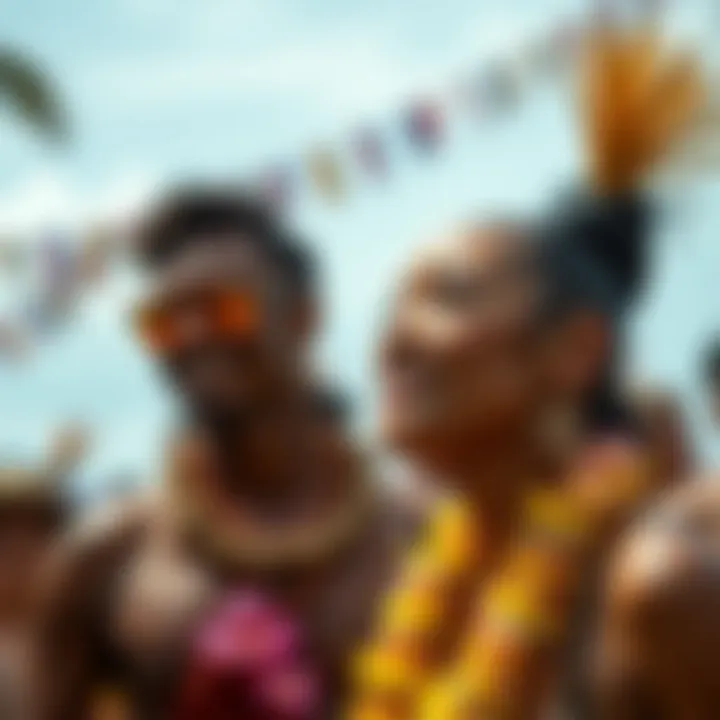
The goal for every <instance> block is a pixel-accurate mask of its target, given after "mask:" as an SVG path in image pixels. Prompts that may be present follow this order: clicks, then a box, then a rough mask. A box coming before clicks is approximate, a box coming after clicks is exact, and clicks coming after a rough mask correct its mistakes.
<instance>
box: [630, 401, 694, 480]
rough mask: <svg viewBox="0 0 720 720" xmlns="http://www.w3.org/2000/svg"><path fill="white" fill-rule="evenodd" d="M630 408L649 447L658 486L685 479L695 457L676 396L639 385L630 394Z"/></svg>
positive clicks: (689, 472) (690, 470)
mask: <svg viewBox="0 0 720 720" xmlns="http://www.w3.org/2000/svg"><path fill="white" fill-rule="evenodd" d="M633 409H634V410H635V411H636V413H637V416H638V419H639V421H640V423H641V427H642V431H643V435H644V437H645V439H646V441H647V443H648V445H649V447H650V448H651V452H652V457H653V463H654V468H655V469H654V473H655V477H656V478H657V480H658V486H659V487H660V486H662V487H670V486H672V485H675V484H676V483H678V482H680V481H681V480H684V479H686V478H687V477H688V475H689V474H691V472H692V469H693V466H694V458H693V453H692V448H691V447H690V443H689V439H688V433H687V428H686V425H685V418H684V417H683V412H682V407H681V405H680V402H679V400H678V398H676V397H674V396H673V395H672V394H671V393H669V392H666V391H662V390H659V389H658V390H655V389H652V388H648V389H640V390H638V391H637V392H635V393H634V394H633Z"/></svg>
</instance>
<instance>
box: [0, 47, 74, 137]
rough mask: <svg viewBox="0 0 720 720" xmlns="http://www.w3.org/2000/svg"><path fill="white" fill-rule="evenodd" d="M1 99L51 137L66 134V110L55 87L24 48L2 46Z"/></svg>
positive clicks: (0, 52)
mask: <svg viewBox="0 0 720 720" xmlns="http://www.w3.org/2000/svg"><path fill="white" fill-rule="evenodd" d="M0 101H4V102H5V103H6V104H8V105H9V106H10V107H12V108H13V109H14V110H15V112H17V113H18V114H19V115H20V116H21V117H22V118H23V119H24V120H26V121H27V122H28V123H29V124H30V125H31V126H32V127H34V128H35V129H36V130H39V131H40V132H42V133H43V134H45V135H46V136H47V137H49V138H50V139H52V140H62V139H64V138H65V137H66V135H67V125H66V117H65V112H64V108H63V106H62V103H61V101H60V98H59V97H58V95H57V92H56V89H55V87H54V86H53V84H52V82H51V81H50V79H49V77H48V75H47V74H46V73H45V72H44V71H43V70H42V69H41V68H40V67H39V66H38V65H37V64H36V63H35V62H34V61H33V60H31V59H30V58H28V57H27V56H25V55H24V54H23V53H22V52H19V51H15V50H12V49H8V48H0Z"/></svg>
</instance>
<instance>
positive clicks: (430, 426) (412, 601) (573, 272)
mask: <svg viewBox="0 0 720 720" xmlns="http://www.w3.org/2000/svg"><path fill="white" fill-rule="evenodd" d="M702 95H703V93H702V87H701V82H700V79H699V71H698V69H697V67H696V66H695V65H694V64H693V63H691V62H689V61H688V60H687V59H686V58H676V57H673V56H671V55H670V54H668V52H666V48H665V46H664V45H663V43H662V42H661V41H660V39H659V38H658V37H657V36H656V35H655V34H654V33H653V32H651V31H649V30H648V31H645V30H641V31H639V30H637V29H634V30H623V31H620V30H614V29H611V28H609V27H605V28H602V29H599V30H598V31H597V33H596V34H594V35H593V37H592V38H590V40H589V42H588V58H587V64H586V76H585V84H584V95H583V106H582V107H583V110H584V131H585V135H586V140H587V147H588V175H589V180H590V181H591V182H590V190H591V192H589V193H587V194H586V196H585V197H580V198H574V199H572V201H571V202H566V203H565V204H564V205H563V206H562V207H561V208H560V209H558V210H556V211H555V212H553V213H551V215H550V216H549V217H548V218H547V219H545V220H543V221H542V222H538V223H535V224H531V225H528V226H525V225H521V224H520V223H515V222H505V221H499V222H494V223H488V224H483V225H479V226H478V225H476V226H472V227H468V228H465V229H462V230H461V231H460V232H458V233H456V234H455V235H453V236H451V237H449V238H445V239H444V240H443V241H442V242H441V243H439V244H438V245H437V246H435V247H433V248H432V249H430V250H429V251H428V252H427V253H426V254H424V255H422V256H421V257H419V258H418V261H417V262H416V264H415V265H414V266H413V267H412V268H411V269H410V271H409V272H408V273H406V275H405V279H404V282H403V285H402V287H401V289H400V292H399V293H398V295H397V299H396V304H395V307H394V313H393V317H392V321H391V323H390V327H389V330H388V333H387V337H386V340H385V344H384V352H383V359H382V371H383V381H384V391H385V392H384V396H383V408H382V420H383V429H384V432H385V435H386V437H387V438H388V440H389V442H390V443H391V445H393V446H394V448H395V449H396V450H398V451H399V452H400V453H401V454H403V455H404V456H406V457H408V458H409V459H410V460H412V461H415V462H416V463H417V464H419V465H421V466H422V467H423V468H424V469H425V470H426V471H430V474H431V475H432V476H433V477H434V478H436V479H437V486H438V487H439V488H441V490H440V491H439V494H440V496H441V497H440V498H439V499H438V502H437V505H436V507H435V509H434V511H433V512H432V513H431V517H430V520H429V523H428V527H427V530H426V533H425V535H424V537H423V538H422V540H421V541H420V543H419V545H418V546H417V547H416V548H415V550H414V551H413V552H412V553H411V555H410V557H409V558H408V559H407V563H406V567H405V569H404V571H403V572H402V573H401V575H400V579H399V582H398V584H397V586H396V588H395V589H394V590H393V591H392V592H391V593H390V594H389V596H388V597H387V599H386V601H385V603H384V604H383V605H382V607H381V611H380V613H379V617H378V619H377V625H376V630H375V633H374V635H373V636H372V637H371V639H370V641H369V642H368V643H367V645H366V646H365V647H364V648H362V649H361V650H360V651H359V653H358V656H357V657H356V667H355V673H356V677H355V679H356V686H355V693H354V695H353V697H352V698H351V701H350V702H349V703H348V705H347V708H346V714H345V717H346V718H347V719H348V720H489V719H490V718H492V719H493V720H495V719H497V718H503V719H504V718H523V719H527V718H537V717H548V716H549V717H552V718H557V717H562V716H563V715H562V712H563V706H564V705H565V709H567V708H566V703H565V701H566V700H567V699H568V697H572V696H573V695H574V689H575V687H576V686H577V683H578V676H579V675H580V672H581V668H582V662H581V660H580V658H579V656H578V654H577V650H578V644H579V641H578V626H577V624H576V619H577V612H578V609H580V610H583V609H585V610H587V608H588V607H590V606H592V604H593V602H592V600H593V598H587V597H586V595H587V594H588V593H587V591H588V589H592V587H593V585H592V583H591V580H592V577H593V576H595V577H596V576H597V574H596V573H595V571H596V570H597V568H598V567H599V566H600V565H601V563H602V559H603V557H604V554H605V553H604V551H605V550H606V549H607V547H608V542H609V541H610V540H611V539H612V537H613V536H614V534H615V533H616V532H617V530H618V529H619V527H621V526H622V524H623V523H624V522H625V520H626V519H627V517H628V515H629V513H630V512H632V511H633V510H634V509H635V508H636V507H637V505H638V503H640V502H642V501H643V500H644V499H645V498H646V497H647V495H648V493H649V492H650V490H652V484H653V478H652V477H651V474H650V473H649V472H648V466H647V463H646V458H647V453H646V452H644V450H643V444H642V439H641V437H640V434H639V433H638V432H637V431H636V427H635V424H634V423H633V421H632V417H631V415H630V413H628V412H627V411H626V410H625V408H624V403H623V402H622V392H621V391H620V389H619V388H620V386H621V383H620V381H619V378H618V377H617V376H618V375H619V372H618V359H619V357H620V353H621V344H622V342H621V340H622V325H623V320H624V319H625V317H626V315H627V312H628V310H629V308H630V306H631V303H632V300H634V298H635V296H636V295H637V293H638V290H639V289H640V287H641V286H642V283H643V280H644V275H645V271H644V268H645V264H646V255H647V247H646V246H647V243H648V236H649V234H650V220H651V215H652V213H651V209H650V205H649V202H648V201H647V200H646V199H645V197H644V196H643V193H642V192H641V190H640V185H641V181H642V180H643V178H644V176H645V175H646V174H647V173H648V171H649V170H651V169H652V168H653V167H654V166H655V165H656V164H657V163H658V162H659V161H660V160H662V159H663V157H664V155H665V154H666V153H667V152H669V151H670V150H671V149H672V145H673V143H674V142H676V141H678V140H679V139H680V137H681V135H682V134H683V133H684V132H685V130H686V129H687V127H688V123H689V121H690V119H691V118H692V116H693V113H694V111H695V110H696V109H697V108H698V106H699V104H700V102H701V100H702ZM590 594H592V593H590ZM595 594H597V593H595ZM581 600H584V602H579V601H581ZM579 604H580V605H582V606H584V608H583V607H581V608H578V605H579ZM580 625H581V626H582V627H581V628H580V629H581V630H582V629H587V626H588V622H587V618H586V617H585V620H584V621H583V620H582V619H581V622H580ZM580 644H581V643H580ZM576 716H579V717H586V716H587V714H586V712H585V711H582V712H581V714H578V706H577V704H576V705H575V706H574V708H573V710H572V713H571V717H576Z"/></svg>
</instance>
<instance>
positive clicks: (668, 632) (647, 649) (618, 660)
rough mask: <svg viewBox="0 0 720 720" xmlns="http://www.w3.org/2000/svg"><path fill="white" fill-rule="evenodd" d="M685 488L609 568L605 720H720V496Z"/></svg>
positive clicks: (708, 481)
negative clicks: (719, 659) (719, 610)
mask: <svg viewBox="0 0 720 720" xmlns="http://www.w3.org/2000/svg"><path fill="white" fill-rule="evenodd" d="M716 483H717V478H699V479H695V481H694V482H692V483H684V484H683V487H681V488H678V489H677V490H676V491H675V492H673V493H672V495H670V496H669V497H667V498H665V499H664V500H663V501H662V502H660V503H659V504H658V505H657V506H656V507H653V508H651V509H650V511H649V512H648V514H647V516H646V517H645V518H644V519H643V521H642V522H640V523H638V525H637V527H636V528H634V530H633V532H632V533H631V534H630V535H629V537H628V538H627V539H626V541H625V542H624V543H623V544H622V546H621V547H620V548H619V551H618V553H617V555H616V557H615V560H614V562H613V564H612V566H611V568H610V573H609V576H608V581H607V585H606V587H607V592H606V597H605V606H604V614H603V623H602V634H601V637H600V643H599V647H598V653H597V690H598V693H597V697H598V706H599V707H600V709H601V713H600V715H599V717H602V718H608V720H609V719H612V720H649V719H650V718H652V719H653V720H655V719H656V718H657V719H664V718H668V720H691V719H692V720H705V718H708V719H709V718H715V717H717V709H718V707H719V706H720V681H719V680H718V674H717V654H718V649H720V623H718V613H717V608H718V603H720V582H719V579H718V572H717V568H718V560H719V559H720V532H719V528H720V523H719V522H718V518H720V495H718V492H717V489H716V487H715V485H716Z"/></svg>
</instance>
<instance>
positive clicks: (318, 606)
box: [40, 236, 402, 720]
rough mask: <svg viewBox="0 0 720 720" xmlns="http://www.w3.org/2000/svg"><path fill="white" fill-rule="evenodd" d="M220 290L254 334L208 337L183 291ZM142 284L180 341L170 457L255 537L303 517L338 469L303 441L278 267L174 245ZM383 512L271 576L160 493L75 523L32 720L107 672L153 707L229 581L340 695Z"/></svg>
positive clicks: (292, 316) (295, 362)
mask: <svg viewBox="0 0 720 720" xmlns="http://www.w3.org/2000/svg"><path fill="white" fill-rule="evenodd" d="M218 285H224V286H227V285H230V286H231V287H232V288H233V289H235V290H239V291H242V292H243V293H245V294H246V295H248V296H249V297H251V298H253V302H254V303H255V304H256V308H257V316H258V318H259V322H258V323H257V325H256V327H255V328H254V330H253V332H252V333H249V334H248V335H246V336H244V337H237V338H232V339H227V338H218V337H217V336H216V335H215V334H213V333H212V332H211V330H210V328H209V327H208V326H207V322H206V321H205V320H206V318H204V317H203V314H202V312H200V310H199V308H198V307H197V306H196V305H194V304H193V302H191V301H188V300H186V299H187V298H191V297H193V295H194V294H195V293H197V291H198V290H201V289H202V288H204V287H207V286H211V287H217V286H218ZM155 293H156V295H157V296H158V297H162V298H163V301H164V302H170V303H173V304H174V305H175V307H177V308H178V310H177V312H180V313H182V315H181V319H182V323H181V326H182V331H183V333H184V335H183V342H182V343H181V347H180V348H177V349H175V350H174V351H173V352H172V353H169V354H167V355H166V356H165V357H164V358H163V368H164V370H165V372H166V374H167V376H168V378H169V380H170V382H171V384H172V385H173V386H174V388H175V390H176V392H177V393H178V395H179V396H180V398H181V399H182V400H183V402H184V405H185V407H186V408H187V409H188V411H189V412H188V414H189V417H190V420H191V421H190V428H191V429H190V432H189V436H190V441H189V442H186V443H182V444H181V452H182V453H185V456H184V459H183V461H182V463H181V464H182V465H183V467H184V468H185V469H187V468H188V467H192V466H193V463H194V462H195V461H197V462H198V463H199V465H198V467H200V468H201V471H202V472H205V471H207V472H208V473H210V472H211V473H212V476H213V479H214V480H217V481H218V483H219V485H220V486H221V489H222V491H223V493H224V496H225V504H226V505H227V506H228V507H232V506H235V508H236V509H242V511H243V512H244V513H249V514H251V515H252V516H254V518H255V519H256V520H257V522H258V523H260V525H261V526H262V527H263V528H264V531H265V532H266V533H270V534H271V533H272V532H273V528H274V527H277V528H281V527H283V526H284V524H285V523H287V522H292V521H293V520H294V519H295V518H296V516H297V515H302V514H303V513H307V514H308V515H309V516H312V514H313V512H314V510H315V508H316V506H317V503H318V500H319V498H320V496H321V493H319V492H318V491H319V490H322V488H319V487H318V484H319V483H322V482H333V483H342V482H343V481H346V480H347V478H330V477H329V476H328V473H327V472H325V468H324V467H323V463H322V458H323V457H324V453H323V451H319V448H318V447H317V443H316V442H315V440H314V436H313V425H312V416H311V414H310V413H309V410H308V407H309V404H308V402H307V398H306V397H305V392H306V389H307V388H308V387H310V382H309V381H308V378H307V377H306V375H305V370H304V367H305V358H304V357H303V355H304V351H305V346H306V343H307V340H308V337H309V335H310V333H311V331H312V320H311V317H312V313H311V311H310V308H309V303H308V302H306V298H300V297H293V296H292V290H291V289H290V287H289V284H288V281H287V279H286V277H285V276H283V275H282V272H281V270H280V269H279V268H278V267H276V265H275V264H274V263H272V262H271V261H270V260H269V259H268V258H267V257H266V256H265V255H264V254H263V253H262V252H260V251H258V250H257V248H256V247H255V246H253V245H252V243H246V242H243V241H242V238H239V237H233V236H218V237H214V238H205V239H204V242H203V243H195V244H193V245H191V246H190V247H188V248H187V249H183V250H182V251H180V252H179V253H178V255H177V257H176V258H174V259H173V260H172V261H171V262H170V263H168V264H167V265H166V266H165V267H164V268H162V269H161V271H160V272H159V274H158V276H157V277H156V281H155ZM196 441H197V442H196ZM195 447H197V448H199V451H198V453H195V451H194V449H193V448H195ZM189 448H190V450H189ZM198 458H199V459H198ZM210 468H211V470H210ZM348 485H350V483H348ZM325 494H327V493H325ZM346 497H347V494H345V495H343V499H344V498H346ZM393 508H394V509H393ZM395 510H397V513H400V512H401V510H400V509H399V506H398V507H396V506H394V505H392V504H390V505H383V504H382V503H376V504H374V505H373V508H372V510H371V511H370V512H369V513H368V515H367V517H365V518H364V520H363V523H362V524H361V526H360V527H359V529H358V532H357V533H356V534H355V535H354V536H353V538H352V540H351V541H350V542H348V543H347V544H344V545H343V546H342V547H341V548H327V551H323V553H322V554H321V555H319V556H318V557H313V558H312V559H310V560H308V561H307V562H304V563H303V564H302V565H300V566H298V567H297V569H296V570H294V571H284V572H279V571H272V572H271V571H267V570H265V569H263V568H262V567H247V566H243V565H242V563H234V562H232V561H228V559H227V558H219V557H216V556H214V555H213V553H212V552H209V551H208V549H207V548H206V547H204V546H198V545H197V544H195V543H193V541H192V540H191V539H188V537H187V535H186V534H185V533H184V532H183V531H184V528H183V527H182V524H181V523H179V522H178V521H177V518H176V517H175V516H174V515H172V514H171V513H170V512H169V507H168V503H167V502H164V501H163V499H162V497H160V498H159V500H150V501H137V502H135V501H134V502H132V503H131V504H129V505H128V506H127V507H124V508H122V509H120V510H118V511H115V512H109V513H106V517H105V518H104V519H100V520H98V521H95V522H94V523H92V524H91V525H92V526H91V527H89V528H80V529H79V530H78V532H77V533H76V534H75V537H72V538H69V539H68V541H67V545H66V546H65V547H64V548H63V550H62V551H61V552H60V553H59V557H58V558H57V562H56V567H55V568H54V570H53V572H52V577H51V578H50V581H49V584H48V593H47V599H46V600H47V602H46V607H47V616H46V623H45V642H44V647H45V653H44V657H43V666H44V671H45V672H44V677H45V682H46V684H45V692H44V693H43V708H42V711H41V713H40V717H41V718H43V719H44V720H71V719H72V720H76V719H77V718H80V717H84V713H85V712H86V711H87V709H88V707H89V705H90V703H91V701H92V696H93V692H94V690H95V689H96V687H97V686H98V683H101V682H107V681H110V682H116V683H121V684H122V686H123V687H124V689H125V690H126V691H127V692H128V693H129V696H130V702H131V705H132V706H133V711H134V713H135V715H134V716H137V717H148V718H153V720H157V719H160V718H163V717H165V716H166V715H167V713H168V709H169V708H170V707H171V705H172V699H173V698H174V697H176V696H177V694H178V693H177V691H178V682H179V678H180V671H181V668H180V667H179V665H181V664H182V663H181V658H182V656H183V651H184V649H185V648H186V647H187V643H188V639H189V637H190V636H191V635H192V633H193V628H195V627H196V625H197V623H198V621H199V620H200V618H202V616H203V614H204V613H206V612H207V611H208V610H209V609H210V608H212V606H213V604H214V603H216V602H217V601H219V600H221V599H222V597H223V596H224V594H225V593H226V592H227V591H229V590H231V589H233V588H236V587H238V586H243V585H244V584H246V583H249V584H250V585H252V586H253V587H259V588H261V589H263V590H266V591H267V592H269V593H272V594H273V596H274V597H276V598H277V599H279V600H280V602H282V603H283V604H284V605H285V606H286V607H287V608H288V609H289V610H290V611H291V612H292V613H293V614H294V615H295V616H296V617H298V618H299V619H300V621H301V624H302V626H303V628H304V629H305V630H306V631H307V633H308V634H309V636H310V641H311V645H312V647H313V648H314V660H315V662H316V664H317V666H318V669H319V671H320V673H321V674H322V675H323V676H324V678H325V679H326V680H327V682H328V683H329V685H330V691H331V696H332V699H334V700H338V699H339V697H340V696H341V695H342V684H343V671H344V668H345V666H346V664H347V663H346V660H347V656H348V654H349V653H350V652H351V651H352V649H354V646H355V644H356V642H357V640H358V638H359V636H360V635H361V634H362V633H363V631H364V628H365V627H366V625H367V623H368V622H369V619H370V617H371V614H372V608H373V606H374V600H375V597H376V596H377V594H378V593H379V592H380V591H381V589H382V587H383V586H384V584H385V582H386V579H387V576H388V573H389V572H390V570H391V567H392V565H393V558H394V557H395V555H396V550H397V549H399V546H400V544H401V542H402V539H401V538H400V534H401V533H399V531H398V525H402V523H401V522H398V515H397V514H395V515H394V513H395ZM209 521H210V522H209V524H210V527H212V526H213V524H214V523H221V522H226V521H224V520H222V519H221V518H216V519H215V520H213V518H209ZM231 522H234V521H231Z"/></svg>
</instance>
